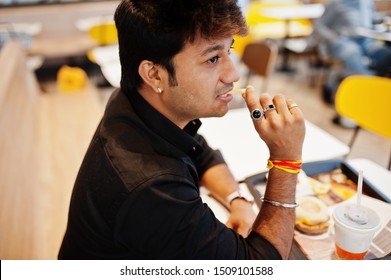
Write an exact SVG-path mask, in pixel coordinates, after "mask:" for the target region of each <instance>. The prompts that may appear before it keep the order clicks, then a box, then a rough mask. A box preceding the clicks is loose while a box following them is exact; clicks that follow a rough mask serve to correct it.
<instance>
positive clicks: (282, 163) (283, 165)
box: [267, 159, 303, 174]
mask: <svg viewBox="0 0 391 280" xmlns="http://www.w3.org/2000/svg"><path fill="white" fill-rule="evenodd" d="M302 163H303V162H302V161H301V160H278V159H269V160H268V161H267V168H268V169H272V168H273V167H274V168H277V169H280V170H283V171H285V172H288V173H292V174H298V173H299V172H300V170H301V166H302Z"/></svg>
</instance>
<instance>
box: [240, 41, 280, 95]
mask: <svg viewBox="0 0 391 280" xmlns="http://www.w3.org/2000/svg"><path fill="white" fill-rule="evenodd" d="M277 55H278V46H277V45H276V43H274V42H273V41H269V40H264V41H259V42H255V43H250V44H247V45H246V46H245V48H244V51H243V55H242V58H241V60H242V62H243V63H244V64H245V65H246V66H247V68H248V74H247V81H246V85H247V84H248V82H249V79H250V76H251V75H252V74H255V75H258V76H261V77H262V78H263V81H262V89H261V92H265V91H266V90H267V85H268V80H269V77H270V75H271V73H272V72H273V69H274V66H275V63H276V60H277Z"/></svg>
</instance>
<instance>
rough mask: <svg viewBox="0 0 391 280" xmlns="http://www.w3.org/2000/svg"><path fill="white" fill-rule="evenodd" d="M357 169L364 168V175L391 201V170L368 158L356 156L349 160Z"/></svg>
mask: <svg viewBox="0 0 391 280" xmlns="http://www.w3.org/2000/svg"><path fill="white" fill-rule="evenodd" d="M348 164H350V165H351V166H352V167H353V168H354V169H355V170H362V171H363V175H364V177H365V179H366V180H368V182H369V183H371V184H372V185H373V186H374V187H375V188H376V189H377V191H379V192H381V193H382V194H383V196H384V197H385V200H387V198H388V202H391V171H389V170H387V169H385V168H384V167H382V166H380V165H378V164H377V163H375V162H373V161H370V160H368V159H363V158H356V159H350V160H348Z"/></svg>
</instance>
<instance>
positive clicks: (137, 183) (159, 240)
mask: <svg viewBox="0 0 391 280" xmlns="http://www.w3.org/2000/svg"><path fill="white" fill-rule="evenodd" d="M115 22H116V26H117V29H118V37H119V49H120V60H121V66H122V79H121V89H119V90H117V91H115V92H114V93H113V95H112V97H111V98H110V100H109V101H108V104H107V108H106V111H105V114H104V116H103V119H102V121H101V123H100V125H99V127H98V129H97V131H96V133H95V135H94V137H93V139H92V142H91V145H90V147H89V149H88V151H87V154H86V156H85V159H84V161H83V164H82V166H81V168H80V171H79V174H78V177H77V180H76V183H75V187H74V191H73V194H72V200H71V205H70V211H69V221H68V227H67V231H66V234H65V237H64V241H63V244H62V246H61V249H60V252H59V258H60V259H280V258H284V259H285V258H287V257H288V255H289V252H290V248H291V244H292V239H293V228H294V206H295V185H296V179H297V175H296V174H293V173H292V172H286V171H283V170H282V169H278V168H277V167H278V163H276V168H272V169H271V170H270V173H269V183H268V186H267V191H266V194H265V201H266V203H264V206H263V207H262V210H261V212H260V213H259V214H258V216H257V217H256V218H255V215H254V213H253V212H252V207H251V202H250V201H248V200H246V199H244V198H243V197H241V195H240V194H238V193H237V191H238V183H237V182H235V180H234V179H233V176H232V175H231V173H230V171H229V169H228V167H227V165H226V164H225V163H224V160H223V159H222V157H221V155H220V153H219V152H218V151H214V150H212V149H211V148H210V147H209V146H208V145H207V143H206V141H205V140H204V138H203V137H202V136H200V135H198V134H197V129H198V127H199V125H200V122H199V120H198V118H204V117H221V116H224V115H225V114H226V113H227V111H228V103H229V102H230V101H231V100H232V95H231V94H230V92H231V91H232V89H233V83H234V82H236V81H238V79H239V75H238V72H237V71H236V69H235V67H234V65H233V62H232V60H231V58H230V49H231V48H232V44H233V39H232V38H233V35H244V34H246V32H247V27H246V24H245V21H244V18H243V16H242V14H241V11H240V8H239V7H238V6H237V4H236V1H234V0H213V1H211V0H202V1H157V0H142V1H136V0H123V1H122V2H121V3H120V5H119V7H118V8H117V11H116V13H115ZM244 98H245V100H246V102H247V104H248V107H249V110H250V111H251V112H252V115H253V119H254V125H255V128H256V129H257V131H258V132H259V135H260V136H261V137H262V138H263V139H264V141H265V142H266V143H267V144H268V146H269V149H270V157H271V159H282V160H300V159H301V151H302V144H303V139H304V130H305V128H304V120H303V116H302V113H301V111H300V109H299V108H298V107H297V105H295V104H293V102H292V101H291V100H285V99H284V97H283V96H282V95H277V96H275V97H274V98H272V97H270V96H269V95H268V94H265V95H263V96H262V97H261V99H260V100H257V98H256V97H255V93H254V89H253V88H252V87H248V88H247V91H246V93H245V94H244ZM273 103H274V105H272V104H273ZM263 107H267V112H265V117H264V118H263V117H262V115H263V110H261V109H259V108H263ZM288 107H290V108H291V109H289V108H288ZM249 121H250V119H249ZM232 129H235V128H234V127H233V128H232ZM260 141H261V139H260ZM243 164H246V163H243ZM260 164H263V163H261V162H260ZM296 169H297V168H296ZM294 171H296V170H294ZM201 185H203V186H205V187H207V188H208V189H209V190H210V191H211V193H212V194H213V195H214V196H215V197H217V198H218V199H220V200H221V201H224V202H225V203H226V204H227V206H228V207H229V208H230V210H231V216H230V219H229V221H228V223H227V226H228V227H227V226H226V225H224V224H222V223H220V222H219V221H218V220H217V219H216V218H215V216H214V215H213V212H212V211H211V209H209V208H208V206H207V205H205V204H203V203H202V200H201V198H200V195H199V187H200V186H201ZM254 219H255V222H254Z"/></svg>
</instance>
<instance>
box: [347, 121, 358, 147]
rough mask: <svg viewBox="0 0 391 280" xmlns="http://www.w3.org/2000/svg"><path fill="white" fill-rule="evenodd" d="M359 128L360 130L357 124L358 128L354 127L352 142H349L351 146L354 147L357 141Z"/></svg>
mask: <svg viewBox="0 0 391 280" xmlns="http://www.w3.org/2000/svg"><path fill="white" fill-rule="evenodd" d="M359 130H360V127H359V126H356V128H355V129H354V132H353V136H352V139H351V140H350V143H349V148H352V146H353V144H354V141H356V138H357V135H358V131H359Z"/></svg>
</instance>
